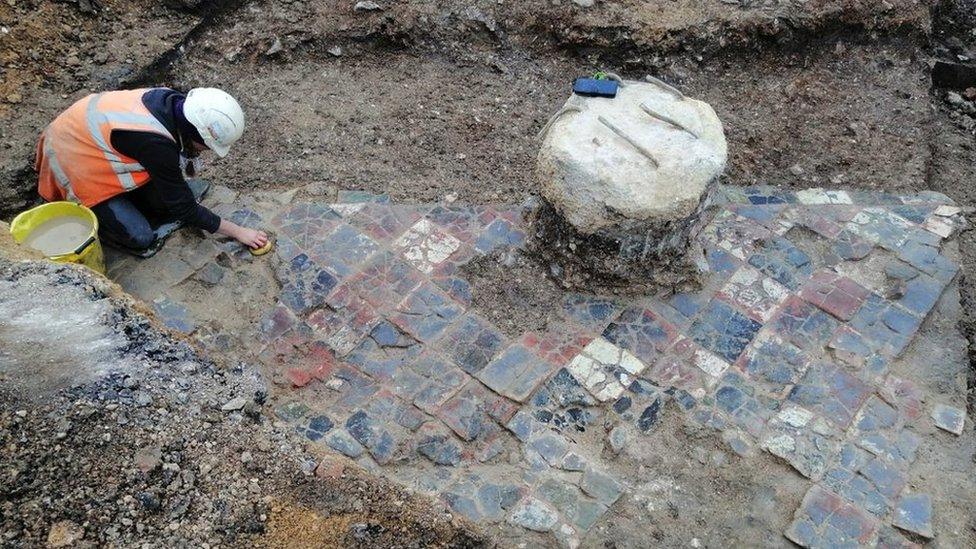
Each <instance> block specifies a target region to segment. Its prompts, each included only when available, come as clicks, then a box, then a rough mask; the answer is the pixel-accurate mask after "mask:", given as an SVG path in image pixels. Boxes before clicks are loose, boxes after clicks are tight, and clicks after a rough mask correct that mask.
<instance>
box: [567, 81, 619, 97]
mask: <svg viewBox="0 0 976 549" xmlns="http://www.w3.org/2000/svg"><path fill="white" fill-rule="evenodd" d="M573 93H575V94H577V95H585V96H588V97H616V96H617V81H616V80H597V79H596V78H577V79H576V82H573Z"/></svg>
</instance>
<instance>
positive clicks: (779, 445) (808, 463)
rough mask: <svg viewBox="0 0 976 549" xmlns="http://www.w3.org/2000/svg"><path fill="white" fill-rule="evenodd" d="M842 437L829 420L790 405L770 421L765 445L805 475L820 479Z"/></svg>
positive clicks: (766, 448) (763, 437)
mask: <svg viewBox="0 0 976 549" xmlns="http://www.w3.org/2000/svg"><path fill="white" fill-rule="evenodd" d="M841 435H842V433H841V432H840V430H838V429H837V428H836V427H834V426H833V425H831V424H830V423H829V422H827V421H826V420H825V419H823V418H821V417H818V416H816V415H815V414H813V413H812V412H810V411H807V410H805V409H803V408H800V407H797V406H788V407H785V408H783V409H782V410H780V411H779V413H778V414H776V416H775V417H774V418H773V419H772V420H770V421H769V423H768V424H767V428H766V431H765V432H764V433H763V435H762V442H761V446H762V448H763V449H764V450H766V451H768V452H769V453H771V454H773V455H774V456H777V457H780V458H782V459H785V460H786V461H787V462H789V464H790V465H792V466H793V468H794V469H796V470H797V471H798V472H799V473H800V474H801V475H803V476H805V477H807V478H809V479H813V480H818V479H820V477H821V476H823V474H824V472H825V471H826V470H827V466H828V464H829V463H830V461H831V460H832V459H833V457H834V455H835V454H836V453H837V452H838V451H839V449H840V440H841Z"/></svg>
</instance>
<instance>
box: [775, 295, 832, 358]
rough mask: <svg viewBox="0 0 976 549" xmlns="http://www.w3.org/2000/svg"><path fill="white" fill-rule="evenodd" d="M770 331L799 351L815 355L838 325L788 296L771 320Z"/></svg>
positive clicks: (807, 305)
mask: <svg viewBox="0 0 976 549" xmlns="http://www.w3.org/2000/svg"><path fill="white" fill-rule="evenodd" d="M771 325H772V329H773V330H774V331H775V332H776V333H777V334H778V335H779V336H780V337H782V338H783V339H786V340H788V341H789V342H790V343H793V344H794V345H796V346H797V347H799V348H800V349H803V350H805V351H810V352H813V353H817V352H819V351H822V350H823V348H824V346H825V345H826V344H827V342H828V341H830V338H831V336H832V335H833V333H834V331H835V330H837V327H838V325H839V323H838V322H837V321H836V320H834V318H833V317H831V316H829V315H828V314H826V313H824V312H823V311H821V310H820V309H818V308H817V307H814V306H813V305H811V304H809V303H807V302H806V301H803V300H802V299H800V298H798V297H796V296H790V297H789V298H788V299H787V300H786V302H784V303H783V306H782V307H781V308H780V310H779V312H778V313H777V314H776V316H775V317H774V318H773V320H772V324H771Z"/></svg>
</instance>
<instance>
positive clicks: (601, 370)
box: [566, 337, 647, 402]
mask: <svg viewBox="0 0 976 549" xmlns="http://www.w3.org/2000/svg"><path fill="white" fill-rule="evenodd" d="M646 367H647V365H646V364H644V363H643V362H641V361H640V360H639V359H638V358H637V357H635V356H634V355H633V354H631V353H630V352H629V351H627V350H625V349H622V348H620V347H618V346H616V345H614V344H613V343H611V342H609V341H607V340H606V339H604V338H602V337H601V338H597V339H594V340H593V341H592V342H590V344H589V345H587V346H586V347H585V348H584V349H583V351H582V352H581V353H580V354H578V355H576V356H575V357H573V360H572V361H570V363H569V364H568V365H567V366H566V370H567V371H569V373H571V374H572V375H573V377H575V378H576V379H577V380H578V381H579V382H580V384H581V385H583V386H584V387H586V389H587V390H588V391H589V392H590V393H591V394H592V395H593V396H594V397H596V399H597V400H600V401H604V402H605V401H607V400H611V399H615V398H617V397H619V396H620V395H621V393H623V392H624V389H625V388H626V387H627V386H628V385H630V384H631V383H632V382H633V381H634V379H635V378H636V376H637V375H638V374H640V373H641V372H642V371H643V370H644V368H646Z"/></svg>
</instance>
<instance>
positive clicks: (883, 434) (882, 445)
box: [849, 396, 921, 468]
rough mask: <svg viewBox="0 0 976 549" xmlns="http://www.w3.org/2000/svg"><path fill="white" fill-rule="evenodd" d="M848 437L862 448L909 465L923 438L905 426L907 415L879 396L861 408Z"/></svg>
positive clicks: (903, 465) (889, 459)
mask: <svg viewBox="0 0 976 549" xmlns="http://www.w3.org/2000/svg"><path fill="white" fill-rule="evenodd" d="M849 438H850V440H852V441H853V442H854V443H855V444H857V445H858V446H859V447H861V448H863V449H865V450H867V451H868V452H871V453H872V454H874V455H876V456H878V457H881V458H884V459H885V460H887V461H888V462H890V463H893V464H895V465H896V466H897V467H901V468H906V467H908V466H909V465H911V464H912V463H913V462H914V461H915V458H916V457H917V450H918V447H919V445H920V444H921V441H920V439H919V437H918V435H916V434H915V433H913V432H912V431H911V430H909V429H906V428H905V422H904V416H902V415H901V414H899V413H898V411H897V410H896V409H894V408H892V407H891V406H889V405H888V404H886V403H885V402H884V401H882V400H881V399H880V398H878V397H876V396H871V397H869V398H868V400H867V402H865V404H864V406H863V407H862V408H861V410H860V411H858V413H857V416H856V417H855V418H854V422H853V424H852V425H851V428H850V430H849Z"/></svg>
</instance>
